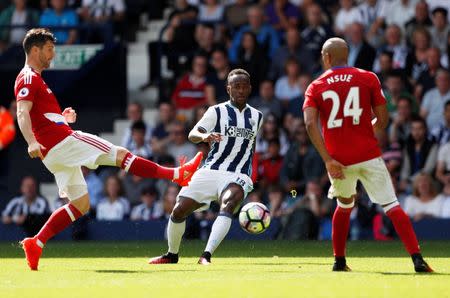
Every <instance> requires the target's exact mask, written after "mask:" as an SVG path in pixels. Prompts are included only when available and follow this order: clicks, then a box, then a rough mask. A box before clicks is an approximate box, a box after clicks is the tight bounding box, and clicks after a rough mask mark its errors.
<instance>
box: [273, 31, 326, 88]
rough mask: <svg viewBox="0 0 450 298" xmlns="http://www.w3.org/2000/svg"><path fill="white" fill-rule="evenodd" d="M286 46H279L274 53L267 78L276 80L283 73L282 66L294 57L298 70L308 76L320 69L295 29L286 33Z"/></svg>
mask: <svg viewBox="0 0 450 298" xmlns="http://www.w3.org/2000/svg"><path fill="white" fill-rule="evenodd" d="M285 37H286V45H284V46H281V47H280V48H278V50H277V51H276V52H275V54H274V56H273V58H272V63H271V65H270V70H269V75H268V76H269V78H270V79H272V80H276V79H278V78H279V77H281V76H282V75H283V73H284V66H285V63H286V60H287V59H288V58H289V57H295V58H296V59H297V61H298V62H299V63H300V68H301V69H302V70H303V71H305V72H307V73H310V74H314V73H315V72H317V71H318V70H319V69H320V67H319V65H318V64H317V63H315V62H314V55H313V53H312V52H311V51H310V50H309V49H308V48H307V47H306V46H305V45H304V43H303V41H302V40H301V37H300V33H299V31H298V30H297V29H296V28H290V29H288V30H287V31H286V35H285Z"/></svg>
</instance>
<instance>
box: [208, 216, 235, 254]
mask: <svg viewBox="0 0 450 298" xmlns="http://www.w3.org/2000/svg"><path fill="white" fill-rule="evenodd" d="M230 227H231V214H228V213H225V212H221V213H219V216H217V218H216V220H215V221H214V224H213V226H212V229H211V234H210V235H209V239H208V244H206V249H205V251H207V252H209V253H211V254H213V253H214V251H215V250H216V248H217V247H218V246H219V244H220V243H221V242H222V240H223V238H225V236H226V235H227V234H228V231H229V230H230Z"/></svg>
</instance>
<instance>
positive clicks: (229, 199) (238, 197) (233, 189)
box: [220, 183, 244, 214]
mask: <svg viewBox="0 0 450 298" xmlns="http://www.w3.org/2000/svg"><path fill="white" fill-rule="evenodd" d="M243 200H244V191H243V189H242V187H241V186H239V185H237V184H234V183H232V184H230V185H229V186H228V187H227V188H226V189H225V190H224V191H223V193H222V195H221V201H222V204H221V206H220V210H222V211H225V212H228V213H230V214H233V213H235V212H236V211H237V209H238V208H239V206H240V204H241V203H242V201H243Z"/></svg>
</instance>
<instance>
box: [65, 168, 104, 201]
mask: <svg viewBox="0 0 450 298" xmlns="http://www.w3.org/2000/svg"><path fill="white" fill-rule="evenodd" d="M81 172H82V173H83V177H84V179H85V180H86V184H87V188H88V193H89V202H90V204H91V209H95V207H96V206H97V204H98V203H99V202H100V200H101V199H102V197H103V183H102V181H101V180H100V178H99V177H98V176H97V174H95V172H94V171H92V170H91V169H89V168H87V167H81ZM63 205H64V204H63ZM61 206H62V205H61Z"/></svg>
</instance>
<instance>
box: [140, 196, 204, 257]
mask: <svg viewBox="0 0 450 298" xmlns="http://www.w3.org/2000/svg"><path fill="white" fill-rule="evenodd" d="M201 206H202V204H200V203H198V202H197V201H194V200H193V199H190V198H185V197H180V200H179V202H178V203H177V204H176V205H175V207H174V208H173V210H172V214H171V215H170V219H169V224H168V225H167V242H168V245H169V250H168V251H167V253H166V254H164V255H162V256H159V257H155V258H152V259H150V260H149V262H148V263H149V264H176V263H178V251H179V249H180V244H181V239H182V238H183V234H184V230H185V228H186V218H187V217H188V216H189V215H190V214H192V212H194V211H195V210H197V209H198V208H200V207H201Z"/></svg>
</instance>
